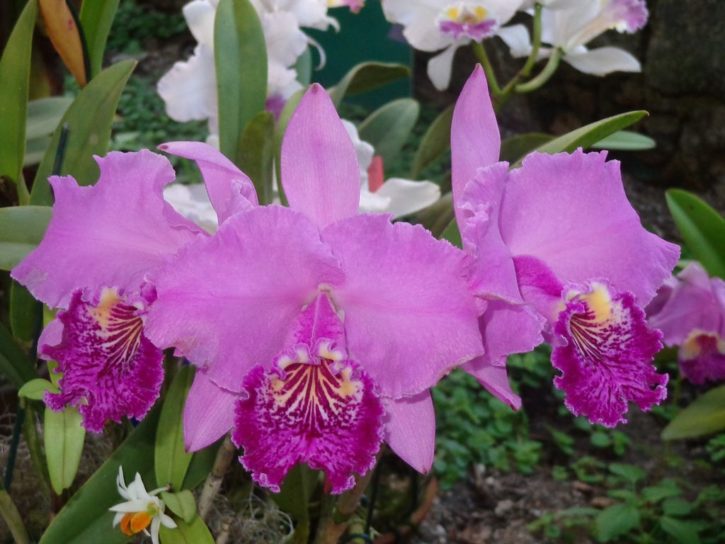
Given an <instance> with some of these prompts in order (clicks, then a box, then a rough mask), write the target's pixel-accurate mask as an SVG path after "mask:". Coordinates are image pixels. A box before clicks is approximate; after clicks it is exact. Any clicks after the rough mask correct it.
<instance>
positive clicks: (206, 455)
mask: <svg viewBox="0 0 725 544" xmlns="http://www.w3.org/2000/svg"><path fill="white" fill-rule="evenodd" d="M221 443H222V439H220V440H218V441H217V442H216V443H214V444H212V445H211V446H208V447H206V448H204V449H203V450H200V451H197V452H196V453H194V456H193V457H192V459H191V463H190V464H189V468H188V469H187V471H186V477H185V478H184V483H183V485H182V486H181V487H182V489H196V488H197V487H198V486H199V485H201V483H202V482H203V481H204V480H206V477H207V476H208V475H209V472H211V467H212V466H213V465H214V459H216V453H217V450H218V449H219V445H220V444H221Z"/></svg>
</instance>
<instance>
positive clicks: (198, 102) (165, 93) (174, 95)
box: [156, 45, 217, 122]
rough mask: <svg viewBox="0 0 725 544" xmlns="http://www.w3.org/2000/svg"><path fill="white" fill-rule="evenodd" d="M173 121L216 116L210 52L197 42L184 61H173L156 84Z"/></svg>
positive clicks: (213, 75) (214, 87)
mask: <svg viewBox="0 0 725 544" xmlns="http://www.w3.org/2000/svg"><path fill="white" fill-rule="evenodd" d="M156 91H157V92H158V93H159V96H161V98H162V99H163V101H164V103H165V105H166V114H167V115H168V116H169V117H171V118H172V119H173V120H174V121H179V122H186V121H203V120H205V119H210V118H216V117H217V98H216V72H215V71H214V52H213V50H212V49H211V48H209V47H206V46H203V45H198V46H197V47H196V49H194V54H193V55H192V56H191V57H190V58H189V60H188V61H185V62H177V63H175V64H174V65H173V66H172V67H171V69H170V70H169V71H168V72H166V74H164V76H163V77H162V78H161V79H160V80H159V82H158V84H157V85H156Z"/></svg>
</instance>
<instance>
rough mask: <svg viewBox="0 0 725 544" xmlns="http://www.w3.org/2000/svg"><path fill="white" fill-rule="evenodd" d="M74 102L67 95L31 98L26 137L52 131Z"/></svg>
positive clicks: (31, 137)
mask: <svg viewBox="0 0 725 544" xmlns="http://www.w3.org/2000/svg"><path fill="white" fill-rule="evenodd" d="M91 3H92V2H91ZM72 103H73V99H72V98H69V97H67V96H49V97H48V98H39V99H38V100H31V101H30V102H29V103H28V116H27V122H26V126H25V139H26V140H32V139H33V138H38V137H40V136H47V135H48V134H50V133H52V132H53V131H54V130H55V129H56V127H57V126H58V123H60V120H61V119H62V118H63V115H64V114H65V112H66V111H67V110H68V108H69V107H70V105H71V104H72Z"/></svg>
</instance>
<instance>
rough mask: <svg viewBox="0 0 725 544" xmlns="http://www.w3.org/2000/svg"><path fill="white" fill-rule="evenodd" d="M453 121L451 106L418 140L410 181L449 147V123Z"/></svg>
mask: <svg viewBox="0 0 725 544" xmlns="http://www.w3.org/2000/svg"><path fill="white" fill-rule="evenodd" d="M452 120H453V104H451V105H450V106H448V107H447V108H446V109H444V110H443V111H442V112H441V113H440V114H438V117H436V118H435V119H434V120H433V122H432V123H431V125H430V126H429V127H428V130H426V131H425V134H423V138H422V139H421V140H420V146H419V147H418V150H417V151H416V152H415V157H414V158H413V167H412V169H411V172H410V177H411V178H412V179H417V178H418V176H419V175H420V173H421V172H422V171H423V170H424V169H425V168H426V167H427V166H429V165H430V164H432V163H433V161H435V160H436V159H437V158H438V157H440V156H441V155H443V153H445V152H446V151H447V150H448V149H449V148H450V147H451V121H452Z"/></svg>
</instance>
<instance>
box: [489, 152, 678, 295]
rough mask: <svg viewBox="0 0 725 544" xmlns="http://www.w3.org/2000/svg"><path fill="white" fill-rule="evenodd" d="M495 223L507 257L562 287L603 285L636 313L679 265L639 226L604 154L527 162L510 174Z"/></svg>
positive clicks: (537, 157)
mask: <svg viewBox="0 0 725 544" xmlns="http://www.w3.org/2000/svg"><path fill="white" fill-rule="evenodd" d="M500 223H501V232H502V236H503V240H504V242H505V243H506V244H507V245H508V247H509V249H510V250H511V253H512V254H513V255H514V256H531V257H536V258H538V259H539V260H541V261H542V262H544V263H545V264H546V265H547V266H548V267H549V268H550V269H551V270H552V272H553V273H554V274H555V275H556V276H557V277H558V278H559V279H560V280H561V281H562V282H564V283H567V282H571V283H584V282H586V281H589V280H592V279H599V278H602V279H606V280H607V281H608V282H609V283H611V284H612V286H613V287H615V289H616V290H619V291H629V292H632V293H634V295H635V296H636V297H637V302H638V304H640V305H644V304H646V303H647V302H649V300H650V299H651V298H652V297H653V296H654V294H655V292H656V290H657V288H658V287H659V286H660V285H661V284H662V282H663V281H664V280H665V279H666V278H667V277H668V276H669V274H670V271H671V270H672V268H673V267H674V266H675V264H676V263H677V259H678V257H679V248H678V247H677V246H676V245H674V244H671V243H669V242H666V241H664V240H662V239H661V238H659V237H657V236H655V235H654V234H652V233H650V232H648V231H647V230H646V229H645V228H644V227H643V226H642V224H641V223H640V220H639V217H638V215H637V212H635V211H634V209H633V208H632V205H631V204H630V203H629V201H628V200H627V196H626V195H625V193H624V188H623V186H622V177H621V174H620V170H619V163H618V162H617V161H609V162H606V153H604V152H602V153H583V152H582V151H581V150H579V151H576V152H575V153H573V154H566V153H560V154H557V155H545V154H541V153H533V154H532V155H529V157H528V158H527V159H526V160H525V161H524V163H523V166H522V167H521V168H519V169H516V170H513V171H512V172H511V174H510V177H509V181H508V183H507V187H506V194H505V197H504V200H503V206H502V210H501V220H500Z"/></svg>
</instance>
